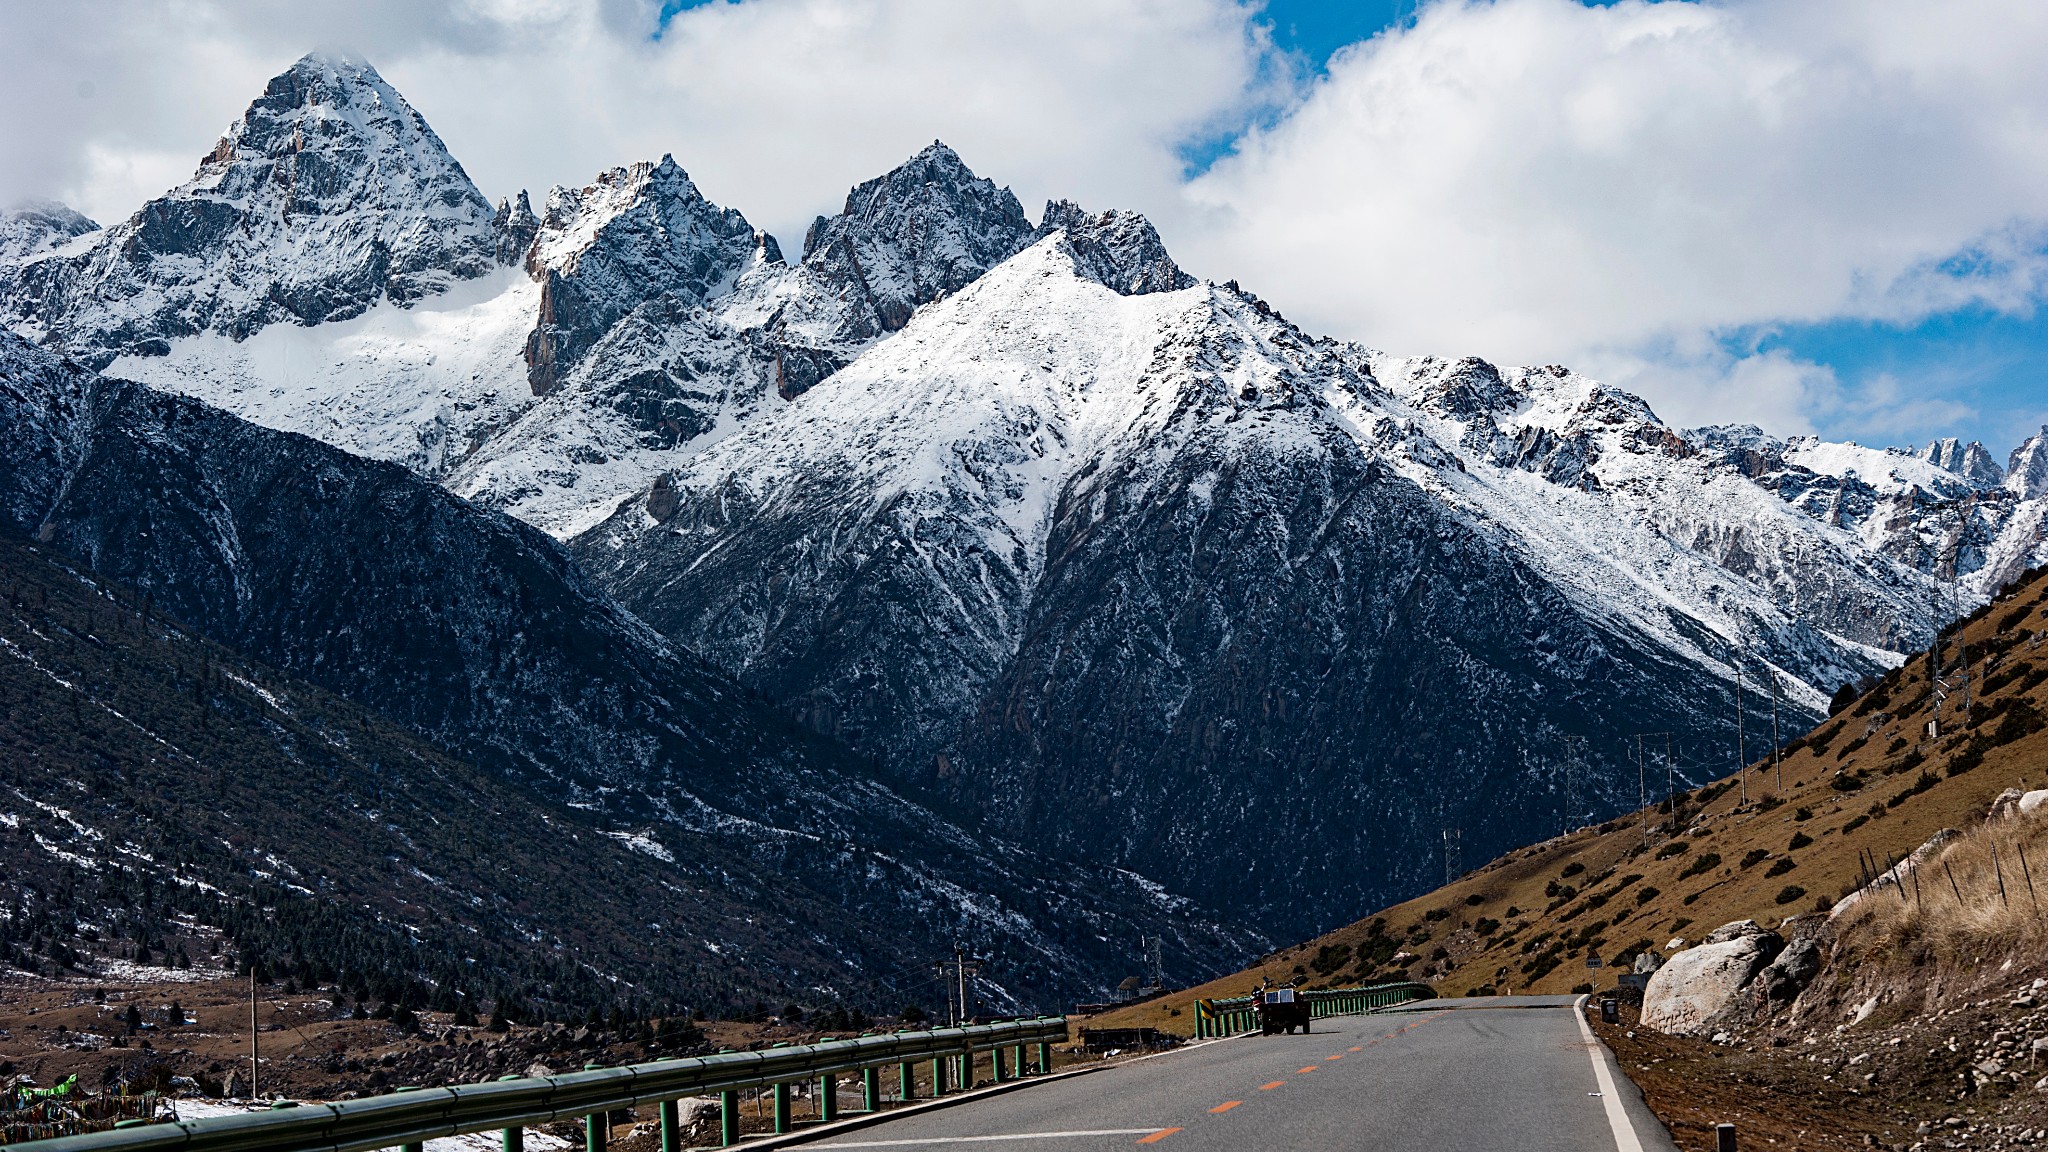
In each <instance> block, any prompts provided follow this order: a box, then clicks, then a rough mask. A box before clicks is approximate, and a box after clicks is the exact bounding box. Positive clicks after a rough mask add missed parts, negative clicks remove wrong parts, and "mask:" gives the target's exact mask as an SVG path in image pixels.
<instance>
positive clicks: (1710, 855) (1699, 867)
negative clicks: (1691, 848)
mask: <svg viewBox="0 0 2048 1152" xmlns="http://www.w3.org/2000/svg"><path fill="white" fill-rule="evenodd" d="M1720 866H1721V854H1720V853H1718V852H1702V853H1700V854H1699V855H1698V856H1695V857H1694V858H1693V862H1692V863H1690V864H1688V865H1686V866H1685V871H1683V872H1680V873H1679V874H1678V878H1679V879H1680V880H1684V879H1686V878H1687V877H1690V876H1701V875H1704V874H1706V873H1708V872H1712V871H1713V870H1714V869H1716V868H1719V867H1720Z"/></svg>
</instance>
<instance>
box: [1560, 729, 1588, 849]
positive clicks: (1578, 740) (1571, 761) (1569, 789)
mask: <svg viewBox="0 0 2048 1152" xmlns="http://www.w3.org/2000/svg"><path fill="white" fill-rule="evenodd" d="M1564 743H1565V761H1564V827H1563V828H1562V829H1560V834H1569V833H1570V832H1571V830H1572V821H1574V820H1577V819H1578V818H1579V773H1578V769H1579V768H1581V767H1583V765H1581V764H1580V763H1579V749H1580V748H1581V747H1582V746H1583V745H1584V743H1585V741H1584V739H1583V738H1582V737H1578V736H1567V737H1565V738H1564Z"/></svg>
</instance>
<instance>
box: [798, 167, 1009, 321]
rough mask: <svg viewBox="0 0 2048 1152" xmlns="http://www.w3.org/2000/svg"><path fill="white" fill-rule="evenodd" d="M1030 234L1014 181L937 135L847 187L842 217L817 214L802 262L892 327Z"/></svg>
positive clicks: (960, 285)
mask: <svg viewBox="0 0 2048 1152" xmlns="http://www.w3.org/2000/svg"><path fill="white" fill-rule="evenodd" d="M1031 235H1032V227H1031V221H1030V220H1029V219H1027V218H1026V217H1025V215H1024V208H1023V206H1022V205H1021V204H1019V203H1017V197H1016V196H1015V195H1013V194H1012V193H1011V192H1010V190H1009V189H1007V188H997V187H996V185H995V183H994V182H993V181H990V180H985V179H982V178H980V177H977V176H976V175H975V174H974V173H973V172H972V171H970V170H969V169H968V167H967V165H966V164H964V163H962V162H961V160H960V156H959V154H958V153H956V152H954V151H953V150H952V149H951V148H948V147H946V145H944V144H943V143H940V142H939V141H936V140H934V141H932V143H931V145H930V146H929V147H927V148H925V149H924V150H923V151H921V152H919V153H918V154H917V155H915V156H913V157H911V158H910V159H909V160H908V161H907V162H905V163H904V164H903V165H902V166H900V167H898V168H896V169H894V170H893V171H891V172H889V173H888V174H886V175H883V176H878V177H876V178H875V179H873V180H870V181H868V182H867V183H865V184H862V185H860V186H859V187H857V188H855V189H853V191H851V192H849V193H847V195H846V206H845V208H844V209H842V210H841V212H840V213H839V215H837V216H832V217H825V216H820V217H818V218H817V220H816V221H815V222H814V223H812V225H811V227H810V230H809V231H808V232H807V233H805V235H804V264H805V265H806V266H808V267H811V268H814V269H817V270H819V271H821V272H827V273H829V278H830V279H833V280H836V281H837V282H839V283H840V284H841V285H843V286H844V288H845V289H846V290H847V291H848V292H849V293H851V294H853V295H854V296H855V297H856V298H857V299H858V300H860V301H861V302H862V303H863V304H864V305H865V308H866V312H867V315H868V317H870V318H871V320H872V323H873V324H874V326H875V331H877V332H893V331H895V330H897V329H899V328H901V327H903V326H904V325H905V324H907V323H909V322H910V314H911V312H913V311H914V310H915V309H916V308H917V306H918V305H920V304H925V303H929V302H930V301H932V300H936V299H938V298H939V297H941V296H945V295H949V294H951V293H953V292H957V291H959V290H960V289H961V288H964V287H966V286H967V285H968V284H969V283H971V282H972V281H973V280H975V279H976V278H977V277H979V276H980V275H981V274H982V273H983V272H986V271H988V270H989V269H990V268H993V267H995V266H996V265H997V264H1000V263H1002V262H1003V261H1004V260H1006V259H1008V258H1009V257H1010V256H1012V255H1015V254H1016V253H1017V252H1018V251H1019V250H1020V249H1022V248H1023V247H1024V246H1025V245H1026V244H1028V243H1030V240H1031Z"/></svg>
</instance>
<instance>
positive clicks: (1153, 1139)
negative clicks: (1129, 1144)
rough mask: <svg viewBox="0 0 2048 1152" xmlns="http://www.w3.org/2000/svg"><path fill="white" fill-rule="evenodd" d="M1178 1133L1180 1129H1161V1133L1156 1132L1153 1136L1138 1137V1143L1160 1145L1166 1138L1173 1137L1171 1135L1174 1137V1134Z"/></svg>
mask: <svg viewBox="0 0 2048 1152" xmlns="http://www.w3.org/2000/svg"><path fill="white" fill-rule="evenodd" d="M1178 1131H1180V1129H1178V1128H1161V1129H1160V1130H1159V1131H1157V1132H1154V1133H1153V1134H1151V1135H1150V1136H1140V1137H1138V1143H1140V1144H1157V1143H1159V1142H1160V1141H1161V1140H1164V1139H1166V1138H1167V1137H1168V1136H1171V1135H1173V1134H1174V1133H1175V1132H1178Z"/></svg>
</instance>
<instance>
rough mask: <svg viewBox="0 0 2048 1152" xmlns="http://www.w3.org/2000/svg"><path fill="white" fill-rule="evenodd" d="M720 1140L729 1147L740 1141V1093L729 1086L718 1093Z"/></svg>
mask: <svg viewBox="0 0 2048 1152" xmlns="http://www.w3.org/2000/svg"><path fill="white" fill-rule="evenodd" d="M718 1140H719V1143H720V1144H721V1145H723V1146H725V1147H727V1148H730V1147H732V1146H733V1145H735V1144H737V1143H739V1142H740V1093H739V1090H738V1089H737V1088H727V1089H726V1090H725V1091H723V1092H720V1093H719V1094H718Z"/></svg>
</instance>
